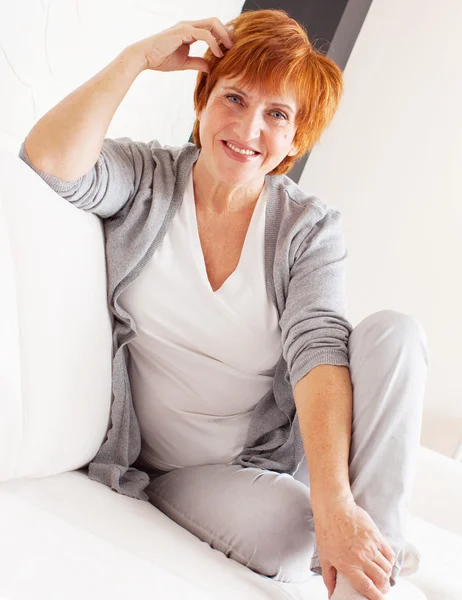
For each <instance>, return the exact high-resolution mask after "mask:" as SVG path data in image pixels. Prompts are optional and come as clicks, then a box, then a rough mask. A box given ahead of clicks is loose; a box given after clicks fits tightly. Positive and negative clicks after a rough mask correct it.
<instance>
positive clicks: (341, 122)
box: [300, 0, 462, 456]
mask: <svg viewBox="0 0 462 600" xmlns="http://www.w3.org/2000/svg"><path fill="white" fill-rule="evenodd" d="M461 31H462V2H460V0H444V1H443V2H438V1H437V0H406V2H403V1H402V0H374V2H373V3H372V7H371V9H370V11H369V13H368V15H367V18H366V21H365V23H364V25H363V27H362V29H361V32H360V34H359V38H358V40H357V42H356V44H355V47H354V49H353V52H352V54H351V57H350V59H349V61H348V64H347V66H346V69H345V72H344V75H345V94H344V97H343V99H342V102H341V105H340V107H339V110H338V112H337V114H336V116H335V118H334V121H333V122H332V124H331V126H330V127H329V128H328V129H327V130H326V131H325V133H324V134H323V137H322V138H321V141H320V143H319V144H318V145H317V146H316V147H315V148H314V149H313V151H312V153H311V155H310V157H309V159H308V162H307V165H306V167H305V170H304V172H303V175H302V178H301V180H300V186H301V187H302V188H303V189H304V190H305V191H310V192H312V193H314V194H316V195H318V196H319V197H321V198H323V199H324V200H326V201H327V202H330V203H332V204H333V205H336V206H337V207H338V208H339V209H340V210H341V211H342V213H343V223H344V231H345V236H346V242H347V246H348V248H349V267H348V278H347V279H348V302H349V316H350V320H351V321H352V324H353V326H356V325H357V324H358V323H359V321H361V320H362V319H363V318H365V317H366V316H367V315H368V314H370V313H371V312H375V311H377V310H381V309H384V308H391V309H395V310H399V311H402V312H405V313H409V314H412V315H414V316H416V317H417V318H418V319H419V320H420V322H421V323H422V325H423V326H424V328H425V330H426V332H427V335H428V344H429V350H430V371H429V377H428V384H427V395H426V399H425V417H424V423H423V434H422V442H423V443H424V444H425V445H427V446H429V447H432V448H434V449H436V450H439V451H441V452H443V453H446V454H448V455H451V456H452V455H453V453H454V450H455V447H456V445H457V442H458V441H459V439H461V438H462V379H460V378H459V374H460V372H461V371H462V367H461V362H462V347H461V344H460V340H461V339H462V318H461V316H460V314H459V310H460V309H461V306H462V282H461V267H460V263H461V258H462V198H461V188H462V181H461V177H460V174H461V172H462V171H461V164H462V120H461V118H460V107H461V106H462V78H461V76H460V73H461V65H462V37H461V36H460V32H461Z"/></svg>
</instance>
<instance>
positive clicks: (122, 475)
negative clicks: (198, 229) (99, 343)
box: [19, 137, 352, 500]
mask: <svg viewBox="0 0 462 600" xmlns="http://www.w3.org/2000/svg"><path fill="white" fill-rule="evenodd" d="M199 153H200V150H199V149H198V148H197V146H196V145H195V144H191V143H186V144H184V145H183V146H181V147H172V146H167V145H165V146H163V145H161V144H160V143H159V142H158V141H156V140H153V141H151V142H149V143H146V142H139V141H133V140H131V139H130V138H127V137H123V138H116V139H109V138H106V139H105V140H104V142H103V146H102V150H101V153H100V156H99V158H98V160H97V162H96V163H95V165H94V166H93V168H92V169H91V170H90V171H88V172H87V173H86V174H85V175H82V176H81V177H79V178H78V179H76V180H74V181H63V180H61V179H58V178H56V177H54V176H52V175H48V174H47V173H44V172H43V171H40V170H39V169H37V168H35V167H34V165H33V164H32V163H31V162H30V159H29V157H28V156H27V154H26V152H25V149H24V142H23V143H22V145H21V148H20V151H19V157H20V158H21V159H22V160H23V161H24V162H25V163H26V164H28V165H29V167H31V168H32V169H33V170H34V171H35V172H36V173H37V174H38V175H39V176H40V177H41V178H42V179H43V180H44V181H45V182H46V183H47V184H48V185H49V186H50V187H51V188H52V189H53V190H54V191H55V192H57V193H58V194H59V195H60V196H62V197H63V198H64V199H66V200H68V201H69V202H70V203H71V204H73V205H74V206H75V207H76V208H79V209H82V210H85V211H87V212H91V213H93V214H95V215H97V216H98V217H100V218H101V219H102V220H103V221H102V222H103V230H104V236H105V248H106V263H107V286H108V290H107V293H108V306H109V308H110V311H111V313H112V315H113V319H112V323H113V338H112V340H113V345H112V394H113V398H112V404H111V412H110V422H109V426H108V430H107V432H106V436H105V439H104V440H103V442H102V445H101V447H100V449H99V450H98V452H97V454H96V456H95V457H94V458H93V460H92V462H90V463H89V465H87V467H88V476H89V477H90V479H93V480H96V481H98V482H100V483H103V484H105V485H107V486H109V487H111V488H112V489H113V490H115V491H116V492H118V493H121V494H124V495H127V496H131V497H133V498H138V499H140V500H148V496H147V494H146V492H144V491H143V490H144V489H145V488H146V486H147V485H148V483H149V476H148V474H147V473H146V472H144V471H142V470H140V469H137V468H136V467H134V466H132V465H133V464H134V463H135V462H136V461H137V458H138V457H139V455H140V451H141V436H140V429H139V424H138V421H137V417H136V414H135V410H134V407H133V402H132V397H131V390H130V381H129V378H128V371H127V361H128V349H127V344H128V342H129V341H130V340H131V339H133V338H134V337H135V336H136V335H137V328H136V323H135V321H134V319H133V317H131V315H129V314H128V313H127V312H125V311H124V310H123V309H122V308H121V307H120V306H119V304H118V297H119V296H120V294H121V292H122V291H123V290H124V289H125V288H126V287H127V286H128V285H129V284H130V283H131V282H132V281H133V280H134V279H135V278H136V277H137V276H138V275H139V274H140V273H141V271H142V269H143V267H144V265H146V264H147V262H148V261H149V259H150V258H151V256H152V254H153V253H154V252H155V251H156V249H157V248H158V246H159V244H160V243H161V241H162V239H163V237H164V235H165V232H166V231H167V229H168V226H169V224H170V223H171V221H172V219H173V217H174V216H175V213H176V211H177V209H178V207H179V206H180V204H181V202H182V199H183V192H184V189H185V184H186V182H187V178H188V175H189V173H190V171H191V169H192V166H193V164H194V162H195V161H196V160H197V158H198V157H199ZM265 181H266V186H267V190H268V195H267V206H266V228H265V281H266V287H267V291H268V295H269V298H270V299H271V300H272V302H274V304H275V306H276V307H277V311H278V315H279V327H280V332H281V336H282V338H281V340H282V353H281V357H280V359H279V362H278V364H277V367H276V372H275V375H274V379H273V387H272V389H271V390H270V391H269V392H268V393H266V394H265V396H264V397H263V398H261V399H260V400H259V402H258V404H257V405H256V407H255V408H254V411H253V415H252V419H251V423H250V425H249V430H248V434H247V440H246V445H245V448H244V449H243V451H242V452H241V453H240V455H239V456H238V457H237V458H236V459H235V461H234V463H233V464H238V465H242V466H244V467H247V466H248V467H259V468H262V469H271V470H274V471H277V472H279V473H290V474H292V475H293V474H294V473H295V472H296V470H297V468H298V467H299V465H300V463H301V461H302V460H303V458H304V447H303V440H302V437H301V433H300V427H299V423H298V417H297V413H296V408H295V402H294V395H293V388H294V386H295V384H296V383H297V382H298V381H299V380H300V379H301V378H302V377H303V376H304V375H306V374H307V373H309V372H310V371H311V370H312V369H313V368H314V367H316V366H318V365H322V364H329V365H343V366H349V356H348V338H349V335H350V333H351V331H352V326H351V324H350V323H349V321H348V320H347V317H346V310H347V309H346V307H347V302H346V291H345V276H346V264H347V257H348V251H347V250H346V248H345V242H344V235H343V233H342V229H341V213H340V211H339V210H338V209H337V208H335V207H333V206H328V205H327V204H326V203H325V202H323V201H321V200H320V199H318V198H317V197H316V196H309V195H307V194H305V193H304V192H303V191H302V190H301V188H300V187H299V186H298V185H297V184H296V183H294V182H293V181H292V180H291V179H290V178H289V177H287V176H285V175H277V176H270V175H267V176H266V179H265ZM159 293H162V290H159ZM111 318H112V317H111Z"/></svg>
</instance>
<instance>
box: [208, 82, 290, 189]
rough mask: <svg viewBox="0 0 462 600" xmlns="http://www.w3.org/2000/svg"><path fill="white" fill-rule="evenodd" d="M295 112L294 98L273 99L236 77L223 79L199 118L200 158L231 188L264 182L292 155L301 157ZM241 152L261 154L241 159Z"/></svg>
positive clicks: (217, 177) (243, 156)
mask: <svg viewBox="0 0 462 600" xmlns="http://www.w3.org/2000/svg"><path fill="white" fill-rule="evenodd" d="M296 110H297V107H296V100H295V96H293V95H284V96H278V97H274V96H270V95H268V94H265V93H264V92H263V91H261V90H259V89H257V88H248V87H244V86H242V85H239V83H238V80H237V78H232V79H230V78H221V79H219V80H218V82H217V84H216V85H215V87H214V89H213V90H212V93H211V94H210V97H209V99H208V102H207V106H206V107H205V109H204V110H203V111H202V112H201V113H200V114H198V115H197V118H198V119H199V121H200V125H199V134H200V142H201V147H202V148H201V155H202V156H201V159H202V161H204V160H205V162H206V164H207V170H208V171H209V172H210V174H211V175H212V176H213V177H214V178H216V179H217V180H219V181H221V182H223V183H227V184H229V185H236V186H240V185H245V184H246V183H251V182H257V181H261V180H263V179H264V176H265V175H266V174H267V173H269V172H270V171H272V170H273V169H274V168H275V167H276V166H277V165H278V164H279V163H280V162H281V161H282V160H283V159H284V158H285V157H286V156H287V155H290V156H293V155H295V154H296V153H297V150H296V148H295V146H294V144H293V140H294V136H295V132H296V128H295V115H296ZM226 142H228V144H231V146H233V147H234V149H233V148H230V147H229V145H227V144H226ZM236 148H241V149H243V148H244V149H245V148H248V149H252V150H254V151H256V153H255V154H249V153H246V154H242V153H238V152H236Z"/></svg>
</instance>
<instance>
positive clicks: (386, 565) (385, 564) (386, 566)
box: [374, 552, 393, 577]
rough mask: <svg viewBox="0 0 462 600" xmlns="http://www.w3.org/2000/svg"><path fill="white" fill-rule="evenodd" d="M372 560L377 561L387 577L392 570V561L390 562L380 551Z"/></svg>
mask: <svg viewBox="0 0 462 600" xmlns="http://www.w3.org/2000/svg"><path fill="white" fill-rule="evenodd" d="M374 562H375V563H377V565H378V566H379V567H380V568H381V569H382V570H383V572H384V573H385V574H386V575H387V576H388V577H390V575H391V572H392V570H393V563H391V562H390V561H389V560H388V559H387V558H386V557H385V556H384V555H383V554H382V553H381V552H377V556H376V557H375V558H374Z"/></svg>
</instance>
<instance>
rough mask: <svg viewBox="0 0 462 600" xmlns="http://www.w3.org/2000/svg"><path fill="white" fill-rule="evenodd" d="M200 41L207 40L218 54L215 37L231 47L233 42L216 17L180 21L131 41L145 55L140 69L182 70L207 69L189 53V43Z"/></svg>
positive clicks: (205, 64) (197, 57) (205, 65)
mask: <svg viewBox="0 0 462 600" xmlns="http://www.w3.org/2000/svg"><path fill="white" fill-rule="evenodd" d="M198 40H202V41H204V42H207V44H208V45H209V46H210V48H211V50H212V52H213V53H214V54H215V55H216V56H218V57H220V58H221V57H222V56H223V53H222V51H221V50H220V47H219V44H218V41H217V40H220V41H221V42H222V43H223V44H224V46H226V47H227V48H231V46H232V45H233V41H232V39H231V37H230V34H229V31H228V30H227V29H226V27H225V25H223V23H222V22H221V21H220V20H219V19H218V18H217V17H211V18H209V19H200V20H199V21H180V22H179V23H177V24H176V25H173V27H170V28H168V29H165V30H164V31H161V32H160V33H156V34H155V35H152V36H150V37H147V38H144V39H142V40H140V41H139V42H135V43H134V44H131V46H130V47H131V48H134V49H136V51H137V52H139V53H140V55H141V56H142V57H144V58H145V63H144V64H145V67H144V69H149V70H153V71H185V70H186V69H196V70H199V71H205V72H208V62H207V60H206V59H205V58H201V57H199V56H189V49H190V46H191V44H194V42H197V41H198Z"/></svg>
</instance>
